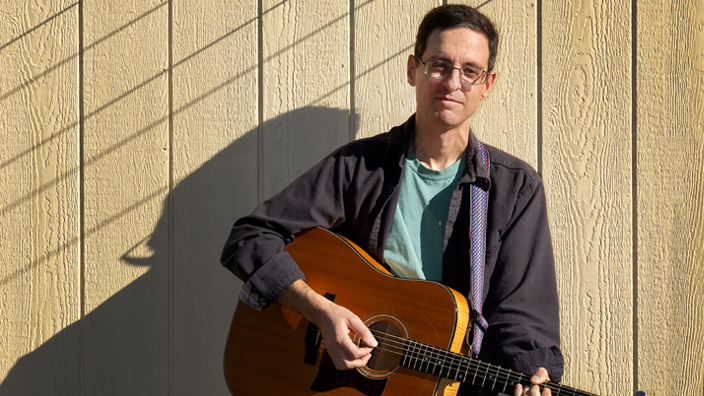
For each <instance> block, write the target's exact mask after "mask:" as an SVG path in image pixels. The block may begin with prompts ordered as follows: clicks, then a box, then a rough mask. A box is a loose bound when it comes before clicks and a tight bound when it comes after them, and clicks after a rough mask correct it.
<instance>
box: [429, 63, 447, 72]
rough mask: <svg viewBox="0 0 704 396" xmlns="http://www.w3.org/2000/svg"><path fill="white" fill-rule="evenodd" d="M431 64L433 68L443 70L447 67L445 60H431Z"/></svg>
mask: <svg viewBox="0 0 704 396" xmlns="http://www.w3.org/2000/svg"><path fill="white" fill-rule="evenodd" d="M431 66H432V67H433V69H437V70H445V69H446V68H447V65H446V64H445V62H433V63H431Z"/></svg>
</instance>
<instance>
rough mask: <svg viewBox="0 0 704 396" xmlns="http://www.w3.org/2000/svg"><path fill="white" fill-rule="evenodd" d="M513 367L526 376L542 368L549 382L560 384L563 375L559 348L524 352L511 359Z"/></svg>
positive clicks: (563, 362)
mask: <svg viewBox="0 0 704 396" xmlns="http://www.w3.org/2000/svg"><path fill="white" fill-rule="evenodd" d="M536 362H539V363H536ZM513 365H514V367H516V369H518V370H519V371H521V372H523V373H526V374H533V373H534V372H535V370H537V369H538V368H539V367H544V368H545V369H546V370H547V371H548V375H549V376H550V381H553V382H560V381H562V374H563V373H564V366H565V359H564V357H563V356H562V352H561V351H560V348H558V347H555V346H551V347H545V348H538V349H534V350H532V351H528V352H524V353H522V354H520V355H518V356H516V357H515V358H514V359H513Z"/></svg>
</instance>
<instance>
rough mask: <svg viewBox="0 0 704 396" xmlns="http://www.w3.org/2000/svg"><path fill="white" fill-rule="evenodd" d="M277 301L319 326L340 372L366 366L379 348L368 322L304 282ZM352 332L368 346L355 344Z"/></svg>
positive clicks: (287, 291) (298, 282)
mask: <svg viewBox="0 0 704 396" xmlns="http://www.w3.org/2000/svg"><path fill="white" fill-rule="evenodd" d="M277 301H278V302H279V303H281V304H282V305H284V306H286V307H288V308H291V309H293V310H294V311H297V312H299V313H301V314H302V315H303V316H305V317H306V319H308V320H309V321H311V322H313V323H315V325H316V326H318V329H320V333H321V334H322V336H323V342H324V343H325V347H326V348H327V350H328V353H329V354H330V357H331V358H332V361H333V363H335V367H337V369H338V370H348V369H353V368H359V367H364V366H365V365H366V364H367V362H369V359H371V357H372V355H371V352H372V350H373V349H374V347H376V346H377V345H378V344H377V341H376V339H374V336H373V335H372V333H371V331H370V330H369V329H368V328H367V326H365V325H364V322H362V320H361V319H360V318H359V317H358V316H357V315H355V314H354V313H352V311H350V310H348V309H347V308H344V307H342V306H340V305H337V304H335V303H333V302H332V301H330V300H328V299H327V298H325V297H323V296H321V295H320V294H318V293H316V292H315V291H314V290H313V289H311V288H310V287H309V286H308V285H307V284H306V283H305V282H303V281H301V280H298V281H296V282H294V283H293V284H292V285H291V286H289V287H288V288H287V289H286V290H285V291H284V292H283V293H282V294H281V296H280V297H279V298H278V300H277ZM350 333H357V335H359V337H360V338H361V340H362V342H363V343H364V344H365V345H368V346H366V347H358V346H357V345H355V343H354V342H352V339H351V338H350Z"/></svg>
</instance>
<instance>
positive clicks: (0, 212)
mask: <svg viewBox="0 0 704 396" xmlns="http://www.w3.org/2000/svg"><path fill="white" fill-rule="evenodd" d="M286 1H287V0H285V1H283V2H281V3H279V4H277V6H276V7H278V6H280V5H282V4H283V3H285V2H286ZM373 1H374V0H369V1H367V2H365V3H363V4H361V5H360V6H359V7H363V6H365V5H368V4H370V3H372V2H373ZM158 7H161V6H158ZM158 7H156V8H158ZM276 7H273V8H271V9H269V10H267V12H271V11H272V10H273V9H274V8H276ZM156 8H155V9H156ZM155 9H152V10H150V11H149V13H151V12H154V10H155ZM142 17H143V16H142ZM140 18H141V17H140ZM343 19H344V17H340V18H337V19H335V20H334V21H331V22H329V23H328V24H326V25H324V26H323V27H321V28H319V29H317V30H315V31H314V32H311V33H309V34H308V35H306V36H304V37H302V38H300V39H299V40H296V41H295V42H294V43H292V44H290V45H288V46H287V47H285V48H282V49H281V50H279V51H277V52H276V53H274V54H272V55H271V56H269V57H267V58H266V59H265V60H264V62H265V63H266V62H270V61H271V60H273V59H274V58H276V57H278V56H280V55H281V54H283V53H284V52H286V51H289V50H292V49H293V48H295V47H296V46H297V45H299V44H301V43H302V42H304V41H305V40H307V39H309V38H311V37H313V36H314V35H316V34H318V33H320V32H322V31H323V30H325V29H327V28H329V27H330V26H332V25H333V24H334V23H337V22H340V21H341V20H343ZM252 22H253V21H248V22H246V24H249V23H252ZM133 23H134V21H133V22H131V23H130V24H128V25H125V27H126V26H129V25H131V24H133ZM246 24H245V25H246ZM245 25H242V26H239V27H238V28H236V29H234V30H233V31H232V32H228V33H227V34H225V35H224V36H222V37H220V38H218V39H216V40H215V41H214V42H222V41H223V40H224V38H225V37H229V36H231V35H232V34H233V33H234V32H235V31H239V30H241V29H242V28H243V27H244V26H245ZM125 27H122V28H121V29H124V28H125ZM111 35H112V34H111ZM105 39H106V37H104V38H102V39H101V40H99V41H104V40H105ZM212 46H213V45H212V44H209V45H208V46H206V47H204V48H202V49H199V50H198V51H196V52H194V53H193V54H190V55H189V56H187V57H185V58H183V59H182V60H180V61H178V62H177V63H176V64H174V67H178V66H180V65H182V64H183V63H185V62H187V61H189V60H191V59H193V58H194V57H196V56H197V55H199V54H201V53H203V52H204V50H205V48H211V47H212ZM409 48H411V46H409V47H406V48H404V49H403V50H401V51H399V52H397V53H396V54H394V55H392V57H391V58H388V59H386V60H385V61H384V62H381V63H379V64H378V65H375V66H374V67H373V68H370V69H368V70H366V71H365V72H363V73H361V74H360V75H359V76H357V77H361V76H364V75H366V74H369V73H371V72H372V71H373V70H375V69H377V68H379V67H381V66H382V65H384V64H386V63H388V62H390V61H391V59H393V58H394V57H396V56H399V55H400V54H402V53H403V52H404V51H406V50H408V49H409ZM257 67H258V66H256V65H255V66H252V67H249V68H247V69H245V70H244V71H242V72H240V73H238V74H236V75H235V76H233V77H232V78H230V79H228V80H226V81H224V82H222V83H221V84H218V85H217V86H215V87H213V88H211V89H209V90H207V91H205V92H204V93H202V94H200V95H199V96H197V97H196V98H194V99H193V100H191V101H189V102H188V103H186V104H184V105H183V106H181V107H179V108H178V109H176V110H175V111H173V112H172V113H171V114H170V115H167V116H164V117H161V118H160V119H158V120H156V121H154V122H152V123H151V124H149V125H147V126H146V127H145V128H142V129H141V130H139V131H138V132H137V133H135V134H133V135H132V136H130V137H128V138H126V139H123V140H122V141H120V142H118V143H116V144H115V145H113V146H111V147H109V148H108V149H106V150H104V151H102V152H100V153H98V154H97V155H95V156H94V157H92V158H90V159H89V160H88V161H85V162H84V164H83V167H84V169H85V168H87V167H90V166H92V165H94V164H95V163H97V162H98V161H100V160H102V159H103V158H105V157H106V156H108V155H110V154H112V153H114V152H116V151H118V150H119V149H121V148H123V147H125V146H127V145H128V144H130V143H131V142H133V141H135V140H136V139H138V138H139V137H141V136H143V135H145V134H147V133H149V132H150V131H152V130H154V129H155V128H157V127H159V126H160V125H162V124H164V123H167V122H168V121H169V120H170V117H175V116H177V115H178V114H180V113H182V112H184V111H186V110H188V109H189V108H191V107H193V106H195V105H196V104H198V103H200V102H202V101H204V100H206V99H207V98H208V97H210V96H212V95H214V94H216V93H217V92H219V91H220V90H222V89H225V88H227V87H228V86H230V85H232V84H233V83H235V82H236V81H237V80H239V79H241V78H243V77H244V76H246V75H247V74H249V73H252V72H254V71H255V70H256V69H257ZM167 72H168V70H166V71H163V72H160V73H157V74H156V75H155V76H153V77H151V78H149V79H147V80H146V81H144V82H142V83H141V84H139V85H138V86H136V87H134V88H132V89H130V90H129V91H127V92H124V93H122V94H121V95H119V96H117V97H116V98H114V99H112V100H111V101H109V102H108V103H106V104H104V105H102V106H101V107H99V108H98V109H96V110H95V111H92V112H91V113H90V114H88V115H86V116H85V117H84V120H85V119H90V118H92V117H93V116H95V115H96V114H98V113H100V112H102V111H104V110H105V109H107V108H109V107H110V106H112V105H114V104H115V103H117V102H119V101H121V100H123V99H125V98H126V97H128V96H130V95H131V94H133V93H135V92H136V91H138V90H140V89H141V88H143V87H145V86H147V85H148V84H150V83H151V82H154V81H156V80H157V79H158V78H159V77H162V76H164V75H165V74H166V73H167ZM346 86H347V85H342V86H340V87H337V88H335V89H333V90H332V91H331V92H329V93H328V94H326V95H324V96H323V97H321V98H319V99H317V100H315V101H314V102H313V104H317V103H319V102H321V101H322V100H323V99H324V98H325V97H328V96H330V95H332V94H334V92H336V91H339V90H340V89H343V88H344V87H346ZM78 124H79V123H78V122H74V123H72V124H71V125H69V126H67V127H65V128H64V129H62V130H61V131H60V132H58V133H57V134H54V135H53V136H52V137H50V138H47V139H45V140H44V141H42V142H41V143H39V144H38V145H35V146H34V147H33V148H31V149H29V150H26V151H24V152H23V153H21V154H19V155H16V156H15V157H13V159H12V160H10V161H6V162H4V163H3V164H2V165H1V166H0V169H2V168H4V167H6V166H8V165H9V164H10V163H12V162H14V161H16V160H18V159H19V158H21V157H22V156H25V155H29V154H30V153H31V152H32V151H33V150H36V149H38V148H40V147H41V146H43V145H45V144H47V143H49V142H50V141H51V140H53V139H55V138H56V137H57V136H60V135H62V134H64V133H66V132H68V131H70V130H72V129H73V128H75V127H77V126H78ZM80 169H81V168H80V167H74V168H72V169H70V170H69V171H67V172H65V173H63V174H61V175H60V176H59V177H57V178H55V179H53V180H52V181H51V182H49V183H46V184H44V185H42V186H40V187H38V188H36V189H34V190H33V191H30V192H29V193H27V194H25V195H24V196H22V197H20V198H19V199H17V200H15V201H13V202H11V203H9V204H8V205H6V206H4V207H2V208H0V216H4V215H5V214H7V213H8V212H10V211H12V210H14V209H16V208H17V207H19V206H20V205H22V204H23V203H24V202H26V201H28V200H31V199H33V198H36V197H37V196H38V195H40V194H43V193H44V192H46V191H47V190H49V189H51V188H53V187H55V186H56V185H58V183H59V182H62V181H66V180H67V179H69V178H71V177H75V176H77V175H78V173H79V172H80ZM144 203H146V202H142V204H144ZM135 209H136V208H135ZM132 210H133V209H132ZM113 221H114V220H112V221H110V223H112V222H113ZM110 223H105V224H103V225H102V226H101V227H99V228H96V229H95V230H93V231H92V232H96V231H98V230H99V229H100V228H102V227H104V226H106V225H108V224H110ZM101 224H102V223H101ZM78 242H79V241H75V242H74V241H71V242H69V243H66V244H64V245H62V246H60V247H59V248H57V249H54V250H53V251H51V252H48V253H47V254H45V255H44V256H42V257H41V258H39V259H37V260H35V261H33V262H32V263H30V264H29V265H27V266H26V267H25V268H23V269H21V270H17V271H15V272H14V273H13V274H11V275H9V276H8V277H6V278H4V279H3V280H1V281H0V285H4V284H6V283H7V282H9V281H11V280H12V279H16V278H17V277H19V276H21V275H22V274H24V273H26V272H27V271H29V270H31V269H32V268H34V267H36V266H38V265H39V264H41V263H44V262H47V261H48V260H49V259H50V258H52V257H54V256H56V255H57V254H59V252H61V251H63V250H64V249H66V248H67V247H69V246H71V244H72V243H78Z"/></svg>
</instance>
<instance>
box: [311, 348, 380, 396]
mask: <svg viewBox="0 0 704 396" xmlns="http://www.w3.org/2000/svg"><path fill="white" fill-rule="evenodd" d="M343 387H350V388H353V389H356V390H358V391H360V392H361V393H362V394H364V395H366V396H381V394H382V393H384V389H385V388H386V379H383V380H373V379H369V378H367V377H365V376H363V375H362V374H360V373H359V372H358V371H357V370H345V371H339V370H337V368H335V364H334V363H333V362H332V358H331V357H330V355H329V354H328V351H327V350H324V351H323V354H322V357H321V359H320V367H319V369H318V375H317V377H316V378H315V381H314V382H313V384H312V385H311V387H310V390H312V391H314V392H328V391H331V390H334V389H338V388H343Z"/></svg>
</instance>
